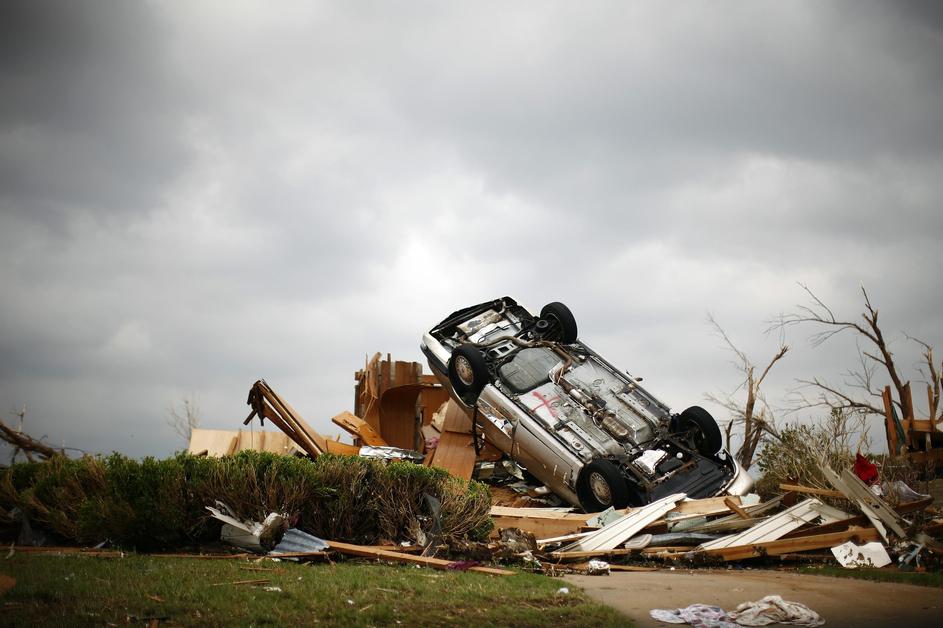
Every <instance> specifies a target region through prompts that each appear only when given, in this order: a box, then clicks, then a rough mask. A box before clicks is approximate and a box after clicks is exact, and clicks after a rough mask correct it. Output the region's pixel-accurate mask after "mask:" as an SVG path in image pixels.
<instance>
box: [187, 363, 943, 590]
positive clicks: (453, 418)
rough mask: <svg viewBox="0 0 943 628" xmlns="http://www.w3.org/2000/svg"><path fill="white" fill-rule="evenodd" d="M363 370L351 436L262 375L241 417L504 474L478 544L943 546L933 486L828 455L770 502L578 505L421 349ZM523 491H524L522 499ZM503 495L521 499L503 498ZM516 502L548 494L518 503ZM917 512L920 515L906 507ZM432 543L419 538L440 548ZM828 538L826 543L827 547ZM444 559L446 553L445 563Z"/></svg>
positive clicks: (883, 558)
mask: <svg viewBox="0 0 943 628" xmlns="http://www.w3.org/2000/svg"><path fill="white" fill-rule="evenodd" d="M355 381H356V387H355V395H354V412H353V413H351V412H342V413H340V414H338V415H337V416H335V417H334V418H333V419H332V421H333V423H334V424H335V425H337V426H339V427H341V428H342V429H344V430H345V431H347V432H348V433H349V434H350V435H351V436H352V438H353V444H345V443H341V442H339V441H338V440H332V439H329V438H325V437H324V436H322V435H321V434H319V433H318V432H316V431H315V430H314V429H313V428H312V427H311V426H310V425H309V424H308V423H306V422H305V421H304V419H303V418H302V417H301V416H300V414H298V412H297V411H296V410H295V409H294V408H292V407H291V405H289V404H288V403H287V402H286V401H285V400H284V399H283V398H282V397H280V396H279V395H278V394H277V393H276V392H275V391H274V390H273V389H272V388H271V387H270V386H269V385H268V384H267V383H266V382H265V381H263V380H259V381H258V382H256V383H255V384H254V385H253V387H252V389H251V390H250V393H249V400H248V403H249V405H250V406H251V408H252V413H251V414H250V415H249V417H248V418H247V419H246V420H245V423H246V424H248V423H249V422H250V421H251V420H252V419H253V418H255V417H258V418H259V419H260V421H262V422H263V423H264V421H265V420H266V419H267V420H269V421H270V422H271V423H272V424H274V425H275V426H276V427H278V428H279V429H280V430H281V431H282V433H283V434H284V435H285V436H287V438H288V439H289V440H290V441H291V442H292V443H294V444H295V445H296V446H297V449H298V452H299V453H301V454H302V455H308V456H310V457H312V458H315V457H317V456H318V455H320V454H322V453H337V454H347V455H359V456H367V457H374V458H382V459H387V460H389V459H402V460H410V461H413V462H421V463H423V464H425V465H430V466H435V467H439V468H442V469H445V470H447V471H449V473H451V474H452V475H454V476H457V477H460V478H464V479H471V478H472V477H476V478H477V479H479V480H483V481H486V482H490V483H492V485H493V486H495V487H499V488H497V489H496V490H494V493H495V494H496V496H497V499H496V500H495V502H496V503H495V505H494V506H493V507H492V510H491V515H492V518H493V519H494V522H495V524H496V525H495V533H494V534H495V536H494V538H493V539H492V542H491V543H488V544H485V545H483V546H478V547H474V548H471V547H470V548H468V550H469V555H474V556H475V557H476V558H481V559H483V560H493V559H504V560H507V559H512V560H516V561H523V562H524V563H525V565H530V566H532V567H533V568H534V569H539V570H543V571H545V572H550V573H557V572H559V571H568V570H576V571H584V572H589V573H608V571H609V570H616V569H628V570H644V569H653V568H654V567H652V566H651V561H655V560H658V561H683V562H685V563H686V564H706V565H710V564H716V563H724V562H731V561H742V560H749V559H763V558H768V557H778V558H779V559H780V560H804V559H808V560H814V559H819V560H822V559H831V557H833V558H834V560H837V561H838V562H839V563H840V564H842V565H844V566H846V567H852V568H853V567H857V566H872V567H881V566H885V565H888V564H890V563H891V562H892V559H891V556H892V555H894V556H896V557H897V559H898V563H899V564H900V566H902V567H906V568H915V567H918V566H919V564H920V561H921V560H924V558H925V557H928V556H935V557H936V560H939V557H940V556H943V545H941V544H940V543H938V542H937V541H935V540H934V538H933V537H934V535H939V534H940V533H941V532H943V519H940V518H936V517H938V516H939V514H940V513H938V512H937V511H934V510H933V509H932V508H931V504H932V499H931V498H930V497H929V496H923V495H919V494H916V493H914V492H913V491H909V489H908V490H904V489H906V487H900V486H897V487H896V488H895V489H894V490H893V491H892V492H894V494H895V495H894V496H895V497H896V498H897V499H896V501H895V503H894V504H893V505H892V504H891V503H889V502H888V501H885V500H884V499H882V497H881V496H880V495H879V494H876V492H875V491H874V490H873V489H872V487H869V486H868V484H866V483H865V482H864V481H862V479H861V478H859V477H858V475H856V474H855V473H853V472H852V471H851V470H845V471H843V472H842V473H841V474H838V473H835V472H834V471H833V470H831V469H829V468H827V467H825V466H824V465H823V473H824V475H825V477H826V478H828V480H829V482H830V483H831V484H832V486H833V490H826V489H821V488H813V487H803V486H796V485H782V486H781V489H782V490H783V491H784V493H783V494H782V495H780V496H777V497H775V498H774V499H771V500H768V501H765V502H761V501H760V499H759V497H758V496H757V495H752V494H751V495H747V496H744V497H739V496H721V497H713V498H707V499H688V498H687V496H686V495H685V494H683V493H677V494H674V495H670V496H667V497H664V498H662V499H659V500H657V501H655V502H652V503H650V504H648V505H646V506H643V507H639V508H627V509H623V510H618V511H617V510H613V509H612V508H610V509H609V510H607V511H605V512H601V513H590V514H582V513H578V512H574V511H573V509H572V508H566V507H559V504H560V503H561V502H560V501H559V500H558V499H556V498H555V496H554V495H552V494H550V493H549V491H548V490H547V489H546V488H545V487H540V486H534V485H532V484H530V483H528V482H527V481H526V479H525V474H524V473H522V469H520V468H519V467H517V465H515V464H514V463H513V462H511V461H509V460H507V459H504V457H503V456H502V455H501V453H500V452H499V451H498V450H497V449H495V448H493V447H492V446H491V445H489V444H488V443H487V442H483V441H482V442H479V440H478V439H477V438H475V434H474V431H473V425H472V421H471V418H470V417H469V416H468V415H467V414H466V413H465V412H464V411H463V410H462V409H461V407H460V406H459V405H458V404H456V403H454V402H453V401H451V400H450V399H449V396H448V391H447V390H445V389H444V388H443V387H442V386H441V385H440V384H439V383H438V381H437V380H436V379H435V377H434V376H431V375H423V374H422V367H421V365H419V364H418V363H415V362H399V361H397V362H394V361H392V360H391V359H390V357H389V355H387V357H386V360H381V359H380V354H379V353H378V354H376V355H375V356H374V357H373V358H372V359H371V360H369V361H368V362H367V363H366V365H365V367H364V369H362V370H360V371H358V372H357V373H356V375H355ZM229 438H230V439H232V440H231V441H226V442H231V443H235V444H234V445H232V446H234V447H235V446H239V443H241V442H242V440H243V439H242V437H241V436H237V437H235V438H234V437H229ZM224 440H225V439H224ZM191 449H193V447H191ZM229 453H231V452H229ZM875 477H876V476H875ZM868 479H869V480H870V479H871V478H868ZM515 494H517V495H519V496H520V497H521V498H520V499H515V497H514V496H515ZM827 502H828V503H827ZM507 503H511V504H515V505H513V506H508V505H498V504H507ZM518 503H528V504H531V503H538V504H541V505H543V506H544V507H518V506H516V504H518ZM832 504H838V505H839V506H841V508H839V507H836V506H835V505H832ZM849 511H852V512H849ZM912 514H913V515H917V516H918V517H917V518H916V519H914V520H913V521H911V520H908V519H905V518H904V517H905V515H912ZM918 520H919V521H922V522H923V523H922V524H918V523H917V522H918ZM323 543H326V544H327V545H326V546H325V547H330V548H331V549H333V550H336V551H340V552H344V553H353V554H357V555H361V556H373V557H375V558H384V559H387V560H398V561H403V562H411V561H415V559H417V558H421V559H423V560H426V559H431V560H433V562H432V563H430V565H431V566H439V567H443V568H444V566H445V565H448V564H452V563H449V561H445V560H443V559H434V558H432V556H431V555H429V556H422V557H416V556H412V555H410V554H409V553H408V552H403V551H399V550H398V549H397V548H396V547H390V548H372V547H367V546H363V547H361V546H357V548H356V549H352V548H354V546H349V545H347V544H343V543H335V542H332V541H323ZM430 547H431V545H430ZM430 547H425V548H420V549H421V551H424V552H426V553H427V554H431V553H434V552H431V553H430ZM823 550H831V555H829V554H824V553H823ZM603 558H605V559H606V561H603V560H600V559H603ZM437 560H442V561H443V563H442V564H441V565H437V564H435V562H434V561H437ZM607 561H608V562H607ZM630 563H631V564H630Z"/></svg>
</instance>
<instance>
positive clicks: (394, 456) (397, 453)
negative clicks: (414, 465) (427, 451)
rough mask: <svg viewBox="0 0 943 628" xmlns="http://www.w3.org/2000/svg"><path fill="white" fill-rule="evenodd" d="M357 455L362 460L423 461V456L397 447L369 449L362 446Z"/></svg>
mask: <svg viewBox="0 0 943 628" xmlns="http://www.w3.org/2000/svg"><path fill="white" fill-rule="evenodd" d="M359 455H361V456H363V457H364V458H377V459H380V460H408V461H410V462H422V461H423V460H424V459H425V456H424V455H422V454H421V453H419V452H418V451H413V450H411V449H401V448H399V447H371V446H368V445H364V446H363V447H361V448H360V451H359Z"/></svg>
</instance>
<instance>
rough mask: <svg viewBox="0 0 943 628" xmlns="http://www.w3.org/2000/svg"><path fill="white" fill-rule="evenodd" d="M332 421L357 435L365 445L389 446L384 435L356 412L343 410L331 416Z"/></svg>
mask: <svg viewBox="0 0 943 628" xmlns="http://www.w3.org/2000/svg"><path fill="white" fill-rule="evenodd" d="M331 421H332V422H333V423H334V424H335V425H337V426H339V427H341V428H343V429H345V430H347V431H348V432H350V433H351V434H352V435H354V436H356V437H357V438H359V439H360V440H362V441H363V442H364V444H365V445H370V446H371V447H387V446H388V445H387V442H386V441H385V440H383V437H382V436H380V435H379V434H378V433H377V431H376V430H375V429H373V428H372V427H370V424H369V423H367V422H366V421H364V420H363V419H361V418H360V417H359V416H357V415H355V414H351V413H350V412H346V411H345V412H341V413H340V414H338V415H337V416H335V417H333V418H331Z"/></svg>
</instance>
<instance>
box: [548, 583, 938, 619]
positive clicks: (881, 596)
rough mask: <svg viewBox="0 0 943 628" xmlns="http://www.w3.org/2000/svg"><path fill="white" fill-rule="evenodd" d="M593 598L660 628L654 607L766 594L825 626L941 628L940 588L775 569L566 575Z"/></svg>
mask: <svg viewBox="0 0 943 628" xmlns="http://www.w3.org/2000/svg"><path fill="white" fill-rule="evenodd" d="M566 580H567V581H569V582H572V583H574V584H577V585H579V586H581V587H583V588H584V589H585V590H586V592H587V593H588V594H589V595H590V597H592V598H593V599H596V600H598V601H600V602H603V603H604V604H608V605H610V606H613V607H615V608H617V609H619V610H620V611H622V612H623V613H625V614H626V615H627V616H629V617H631V618H632V619H633V620H634V621H635V622H636V625H638V626H659V627H661V628H665V627H666V626H669V625H670V624H664V623H661V622H658V621H655V620H654V619H652V618H651V617H650V616H649V614H648V612H649V611H650V610H651V609H653V608H680V607H684V606H688V605H689V604H695V603H698V602H700V603H702V604H712V605H716V606H720V607H722V608H724V609H726V610H733V609H734V608H736V606H737V605H738V604H740V603H742V602H747V601H752V600H758V599H760V598H762V597H764V596H767V595H780V596H782V597H783V598H784V599H786V600H791V601H795V602H802V603H803V604H805V605H806V606H808V607H809V608H811V609H812V610H814V611H815V612H817V613H818V614H819V615H821V616H822V617H823V618H824V619H825V621H826V626H828V627H835V626H849V627H854V628H869V627H871V626H874V627H883V626H894V625H897V626H906V627H907V628H918V627H922V626H928V627H929V626H933V627H936V626H940V625H943V589H934V588H929V587H918V586H913V585H907V584H889V583H883V582H868V581H865V580H852V579H849V578H829V577H827V576H811V575H800V574H794V573H786V572H778V571H728V570H723V571H721V570H718V571H707V570H698V571H696V572H692V571H682V570H678V571H655V572H648V573H627V572H620V573H613V574H612V575H610V576H566Z"/></svg>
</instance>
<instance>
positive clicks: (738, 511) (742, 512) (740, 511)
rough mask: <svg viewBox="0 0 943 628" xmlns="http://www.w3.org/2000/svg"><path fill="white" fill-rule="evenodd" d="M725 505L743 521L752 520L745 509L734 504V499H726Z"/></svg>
mask: <svg viewBox="0 0 943 628" xmlns="http://www.w3.org/2000/svg"><path fill="white" fill-rule="evenodd" d="M724 504H725V505H726V506H727V508H729V509H730V510H732V511H734V513H735V514H736V515H737V516H738V517H740V518H741V519H750V518H751V517H750V514H749V513H748V512H747V511H745V510H744V509H743V508H741V507H740V504H738V503H736V502H734V501H733V500H732V499H730V498H729V497H725V498H724Z"/></svg>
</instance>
